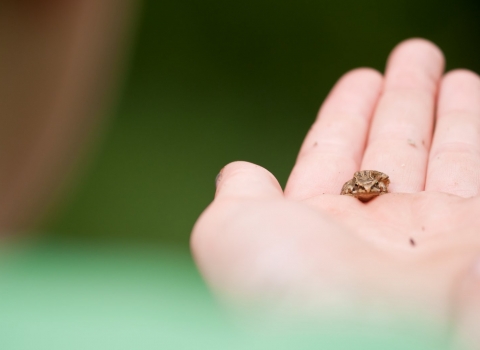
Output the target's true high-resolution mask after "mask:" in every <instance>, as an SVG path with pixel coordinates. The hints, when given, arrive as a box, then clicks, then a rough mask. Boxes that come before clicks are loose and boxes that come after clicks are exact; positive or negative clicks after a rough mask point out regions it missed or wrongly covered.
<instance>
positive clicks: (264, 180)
mask: <svg viewBox="0 0 480 350" xmlns="http://www.w3.org/2000/svg"><path fill="white" fill-rule="evenodd" d="M216 186H217V191H216V193H215V199H221V198H228V197H234V198H255V199H275V198H281V197H283V191H282V188H281V187H280V184H279V183H278V181H277V179H276V178H275V176H273V175H272V174H271V173H270V172H269V171H268V170H266V169H264V168H262V167H261V166H259V165H255V164H252V163H248V162H233V163H230V164H228V165H227V166H225V167H224V168H223V169H222V170H221V171H220V173H219V174H218V176H217V179H216Z"/></svg>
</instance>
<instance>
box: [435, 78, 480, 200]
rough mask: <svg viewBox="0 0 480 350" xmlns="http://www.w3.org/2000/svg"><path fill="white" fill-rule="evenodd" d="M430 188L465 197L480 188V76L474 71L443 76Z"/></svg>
mask: <svg viewBox="0 0 480 350" xmlns="http://www.w3.org/2000/svg"><path fill="white" fill-rule="evenodd" d="M426 190H429V191H440V192H446V193H451V194H456V195H459V196H463V197H471V196H475V195H478V193H479V191H480V78H479V76H478V75H477V74H475V73H473V72H470V71H466V70H456V71H452V72H450V73H448V74H447V75H446V76H445V77H444V78H443V81H442V84H441V88H440V95H439V102H438V112H437V122H436V127H435V135H434V139H433V143H432V147H431V150H430V160H429V164H428V171H427V182H426Z"/></svg>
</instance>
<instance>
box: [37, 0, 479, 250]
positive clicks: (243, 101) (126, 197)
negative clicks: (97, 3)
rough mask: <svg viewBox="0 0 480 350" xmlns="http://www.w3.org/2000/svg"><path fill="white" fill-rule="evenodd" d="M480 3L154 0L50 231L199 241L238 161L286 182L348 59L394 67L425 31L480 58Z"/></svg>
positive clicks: (470, 58)
mask: <svg viewBox="0 0 480 350" xmlns="http://www.w3.org/2000/svg"><path fill="white" fill-rule="evenodd" d="M479 14H480V2H478V1H476V0H470V1H467V0H463V1H457V2H438V1H430V0H404V1H388V2H387V1H373V0H366V1H356V0H345V1H338V2H334V1H306V0H301V1H285V0H276V1H271V0H263V1H251V0H248V1H242V2H225V1H220V0H210V1H199V0H179V1H169V2H167V1H153V0H149V1H145V2H144V7H143V12H142V17H141V20H140V23H139V24H140V25H139V28H138V32H137V39H136V41H135V43H134V48H133V57H132V60H131V65H130V66H129V71H128V74H127V80H126V82H125V85H124V89H123V92H122V94H121V96H120V98H119V100H118V105H117V106H116V108H115V112H114V116H113V118H112V122H111V124H110V127H109V129H108V130H107V133H106V135H105V138H104V140H103V143H101V145H100V148H99V149H98V152H97V154H96V157H95V158H94V160H93V162H92V164H91V166H90V168H89V171H88V173H87V174H86V176H85V177H84V178H83V179H82V181H81V183H80V185H79V186H78V187H77V188H76V190H75V192H74V193H73V194H72V195H71V196H70V198H69V200H68V201H67V202H66V203H65V204H64V206H63V208H61V210H60V211H59V212H57V213H56V214H54V215H53V216H52V217H51V219H50V221H48V224H47V225H46V226H45V227H44V228H43V230H44V231H45V232H48V237H49V238H54V239H56V238H59V237H62V238H64V237H74V238H82V239H84V238H85V239H106V240H123V239H127V240H134V241H139V242H140V241H145V242H146V241H149V242H152V241H153V242H158V243H159V244H167V243H168V244H174V245H179V246H181V247H183V248H185V249H187V242H188V237H189V234H190V231H191V228H192V226H193V224H194V222H195V220H196V218H197V217H198V215H199V214H200V213H201V211H202V210H203V209H204V208H205V207H206V205H207V204H208V203H209V202H210V200H211V199H212V197H213V192H214V178H215V176H216V174H217V172H218V171H219V170H220V168H221V167H222V166H223V165H224V164H226V163H228V162H230V161H234V160H247V161H251V162H254V163H258V164H260V165H262V166H264V167H266V168H267V169H269V170H270V171H272V172H273V173H274V174H275V175H276V176H277V177H278V179H279V180H280V182H281V183H282V184H285V182H286V179H287V176H288V173H289V171H290V169H291V167H292V165H293V163H294V160H295V156H296V153H297V150H298V148H299V146H300V144H301V141H302V138H303V136H304V134H305V133H306V131H307V130H308V128H309V126H310V124H311V123H312V121H313V119H314V117H315V114H316V111H317V109H318V107H319V105H320V103H321V102H322V100H323V99H324V97H325V95H326V94H327V92H328V90H329V89H330V87H331V86H332V84H334V82H335V81H336V80H337V78H338V77H339V76H340V75H341V74H343V73H344V72H346V71H348V70H350V69H352V68H355V67H358V66H371V67H375V68H377V69H380V70H382V69H383V67H384V62H385V59H386V56H387V54H388V52H389V51H390V50H391V49H392V47H393V46H394V45H395V44H397V43H398V42H399V41H401V40H403V39H405V38H409V37H415V36H421V37H425V38H428V39H431V40H433V41H434V42H436V43H437V44H438V45H439V46H440V47H441V48H442V49H443V50H444V52H445V54H446V56H447V61H448V68H449V69H451V68H456V67H468V68H470V69H473V70H476V71H480V52H479V49H478V43H479V42H480V21H479V20H478V18H479Z"/></svg>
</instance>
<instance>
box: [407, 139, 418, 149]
mask: <svg viewBox="0 0 480 350" xmlns="http://www.w3.org/2000/svg"><path fill="white" fill-rule="evenodd" d="M407 142H408V144H409V145H410V146H412V147H413V148H417V144H416V143H415V141H414V140H412V139H408V140H407Z"/></svg>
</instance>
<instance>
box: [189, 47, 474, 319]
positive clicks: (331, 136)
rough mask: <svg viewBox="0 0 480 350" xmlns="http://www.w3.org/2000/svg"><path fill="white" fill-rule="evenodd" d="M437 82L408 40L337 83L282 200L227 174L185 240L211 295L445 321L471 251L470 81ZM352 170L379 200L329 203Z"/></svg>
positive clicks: (436, 72) (261, 179) (435, 70)
mask: <svg viewBox="0 0 480 350" xmlns="http://www.w3.org/2000/svg"><path fill="white" fill-rule="evenodd" d="M443 70H444V58H443V55H442V53H441V51H440V50H439V49H438V48H437V47H436V46H434V45H433V44H431V43H430V42H427V41H425V40H421V39H413V40H408V41H405V42H403V43H401V44H400V45H398V46H397V47H396V48H395V49H394V50H393V52H392V53H391V55H390V58H389V60H388V64H387V69H386V72H385V76H384V77H383V76H382V75H381V74H380V73H378V72H376V71H374V70H371V69H357V70H354V71H352V72H349V73H347V74H346V75H345V76H344V77H342V78H341V79H340V80H339V82H338V83H337V84H336V86H335V87H334V88H333V90H332V91H331V93H330V95H329V96H328V98H327V99H326V100H325V102H324V104H323V106H322V108H321V110H320V112H319V116H318V118H317V121H316V122H315V123H314V125H313V126H312V128H311V130H310V131H309V133H308V135H307V137H306V139H305V141H304V143H303V145H302V148H301V150H300V154H299V156H298V159H297V162H296V164H295V167H294V169H293V171H292V173H291V176H290V178H289V181H288V183H287V186H286V189H285V191H284V192H283V191H282V189H281V187H280V186H279V184H278V182H277V181H276V179H275V178H274V176H273V175H271V174H270V173H269V172H268V171H266V170H265V169H263V168H261V167H260V166H257V165H254V164H251V163H246V162H234V163H231V164H229V165H227V166H226V167H225V168H224V169H223V170H222V172H221V174H220V176H219V179H218V182H217V193H216V197H215V200H214V202H213V203H212V204H211V205H210V206H209V208H207V210H206V211H205V212H204V213H203V214H202V216H201V218H200V219H199V221H198V222H197V224H196V226H195V228H194V232H193V235H192V249H193V252H194V255H195V258H196V261H197V263H198V264H199V267H200V269H201V271H202V273H203V274H204V276H205V278H206V279H207V281H208V282H210V284H211V285H212V286H213V288H214V289H216V290H218V291H220V293H222V294H224V295H227V296H229V297H231V298H234V299H240V300H263V302H267V303H269V304H271V305H272V307H278V308H283V307H286V308H292V309H295V310H297V311H298V310H305V311H308V312H312V310H320V309H321V310H328V309H329V308H330V309H331V311H332V312H333V313H335V314H338V310H345V312H346V313H355V314H357V315H362V317H364V316H365V315H371V314H376V315H378V313H379V312H380V313H382V312H386V313H391V311H392V310H393V311H398V312H404V313H407V314H408V313H417V314H420V313H421V314H422V315H426V317H429V318H431V319H436V320H439V321H440V322H448V315H449V313H450V311H451V310H450V308H451V301H452V300H451V299H452V291H453V290H454V289H455V283H456V281H457V280H458V278H459V277H460V276H461V275H462V274H464V273H466V272H465V271H467V269H468V267H469V266H470V265H471V264H472V261H473V259H474V258H475V257H476V255H477V254H478V253H480V234H479V232H478V231H480V197H478V194H479V191H480V79H479V78H478V76H477V75H476V74H474V73H472V72H469V71H465V70H457V71H453V72H450V73H448V74H446V75H445V76H444V75H443ZM357 170H378V171H381V172H383V173H386V174H388V175H389V176H390V180H391V184H390V187H389V192H390V193H389V194H386V195H383V196H380V197H378V198H375V199H373V200H372V201H370V202H368V203H362V202H360V201H358V200H357V199H355V198H352V197H348V196H340V195H339V193H340V190H341V188H342V185H343V184H344V183H345V182H346V181H347V180H349V179H351V178H352V176H353V173H354V172H355V171H357Z"/></svg>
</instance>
